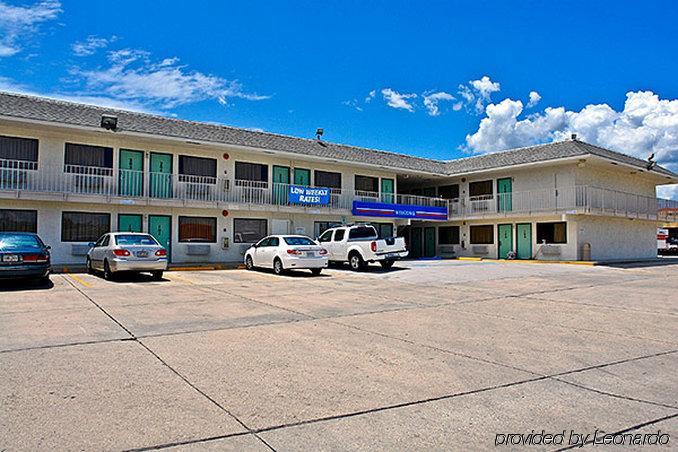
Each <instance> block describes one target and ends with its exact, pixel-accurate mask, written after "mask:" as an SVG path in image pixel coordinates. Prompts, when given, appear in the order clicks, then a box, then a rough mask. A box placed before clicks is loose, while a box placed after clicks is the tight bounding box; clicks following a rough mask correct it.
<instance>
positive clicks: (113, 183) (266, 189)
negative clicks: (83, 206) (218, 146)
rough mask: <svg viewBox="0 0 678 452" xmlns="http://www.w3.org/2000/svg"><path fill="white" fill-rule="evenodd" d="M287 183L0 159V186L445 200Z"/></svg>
mask: <svg viewBox="0 0 678 452" xmlns="http://www.w3.org/2000/svg"><path fill="white" fill-rule="evenodd" d="M290 185H292V184H282V183H268V182H266V181H251V180H230V179H225V178H220V177H209V176H193V175H186V174H171V173H160V172H145V171H136V170H125V169H115V170H114V169H112V168H107V167H97V166H83V165H64V166H63V167H49V166H44V165H42V166H41V167H40V169H38V166H37V163H35V162H23V161H14V160H9V161H2V160H0V190H12V191H21V192H36V193H37V192H41V193H52V194H65V195H69V194H73V195H79V196H98V197H105V198H113V197H118V198H123V199H127V198H131V199H135V198H143V199H157V200H170V201H171V200H177V201H184V202H185V201H190V202H193V201H195V202H202V203H238V204H252V205H275V206H290V207H292V206H296V207H314V208H329V209H341V210H351V208H352V206H353V201H354V200H361V201H370V202H384V203H394V202H397V203H400V204H419V205H443V206H444V205H445V204H446V201H444V200H442V199H437V198H426V197H423V196H411V195H396V194H393V193H376V192H365V191H358V190H356V191H350V190H342V189H341V188H330V200H329V204H327V205H317V204H303V203H292V202H290V199H289V191H290V188H289V187H290Z"/></svg>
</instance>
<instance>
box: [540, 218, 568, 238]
mask: <svg viewBox="0 0 678 452" xmlns="http://www.w3.org/2000/svg"><path fill="white" fill-rule="evenodd" d="M544 242H546V243H567V223H566V222H564V221H560V222H557V223H537V243H544Z"/></svg>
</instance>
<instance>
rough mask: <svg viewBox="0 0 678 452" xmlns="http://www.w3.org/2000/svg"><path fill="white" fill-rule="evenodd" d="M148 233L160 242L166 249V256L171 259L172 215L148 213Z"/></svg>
mask: <svg viewBox="0 0 678 452" xmlns="http://www.w3.org/2000/svg"><path fill="white" fill-rule="evenodd" d="M148 233H149V234H151V235H152V236H153V237H155V239H156V240H157V241H158V242H160V244H161V245H162V246H164V247H165V249H166V250H167V256H168V258H170V260H171V257H170V256H171V254H172V253H171V250H172V217H170V216H169V215H149V216H148Z"/></svg>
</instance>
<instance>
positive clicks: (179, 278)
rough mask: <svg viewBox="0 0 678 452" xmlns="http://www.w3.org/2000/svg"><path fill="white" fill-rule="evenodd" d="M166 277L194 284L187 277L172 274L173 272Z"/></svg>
mask: <svg viewBox="0 0 678 452" xmlns="http://www.w3.org/2000/svg"><path fill="white" fill-rule="evenodd" d="M168 278H169V279H170V280H177V281H181V282H185V283H188V284H193V285H195V283H194V282H193V281H191V280H190V279H188V278H184V277H183V276H179V275H174V274H172V275H171V276H168Z"/></svg>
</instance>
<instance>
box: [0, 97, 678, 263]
mask: <svg viewBox="0 0 678 452" xmlns="http://www.w3.org/2000/svg"><path fill="white" fill-rule="evenodd" d="M674 183H678V175H676V174H674V173H672V172H670V171H668V170H666V169H664V168H662V167H660V166H659V165H654V164H652V162H648V161H643V160H639V159H636V158H633V157H630V156H627V155H623V154H619V153H616V152H612V151H609V150H607V149H603V148H600V147H597V146H593V145H590V144H587V143H585V142H581V141H578V140H576V138H575V139H572V140H568V141H563V142H556V143H551V144H545V145H540V146H534V147H529V148H521V149H515V150H510V151H506V152H501V153H495V154H488V155H482V156H477V157H469V158H464V159H459V160H452V161H438V160H432V159H424V158H418V157H412V156H408V155H403V154H397V153H391V152H384V151H379V150H373V149H363V148H358V147H353V146H346V145H340V144H334V143H331V142H327V141H325V140H323V139H322V137H321V136H319V137H318V138H317V139H302V138H295V137H290V136H283V135H276V134H271V133H263V132H257V131H251V130H245V129H237V128H233V127H226V126H220V125H214V124H208V123H198V122H190V121H183V120H177V119H171V118H165V117H160V116H153V115H147V114H141V113H134V112H129V111H122V110H115V109H110V108H104V107H97V106H91V105H82V104H76V103H69V102H62V101H56V100H51V99H46V98H40V97H31V96H25V95H18V94H8V93H0V230H2V231H32V232H37V233H38V234H39V235H40V236H41V237H42V239H43V240H44V241H45V242H46V243H47V244H49V245H51V247H52V259H53V262H54V263H55V264H62V265H82V264H84V262H85V255H86V253H87V250H88V248H89V243H91V242H94V241H96V240H97V239H98V237H99V236H101V235H102V234H103V233H105V232H108V231H139V232H149V233H150V234H152V235H153V236H155V237H156V238H157V239H158V240H159V241H160V242H161V243H162V244H163V245H164V246H166V247H167V249H168V251H169V254H170V259H171V262H172V263H173V264H187V263H191V264H198V263H232V262H241V261H242V258H243V253H244V251H245V250H246V249H247V248H248V247H249V246H250V245H251V244H252V243H254V242H256V241H258V240H259V239H261V238H262V237H264V236H265V235H267V234H304V235H308V236H312V237H317V236H319V235H320V234H321V233H322V232H323V231H324V230H325V229H327V228H329V227H332V226H335V225H339V224H346V223H356V222H366V223H370V224H372V225H374V226H375V227H376V228H377V230H378V231H379V234H380V235H381V236H383V237H386V236H392V235H400V236H404V237H405V238H406V240H407V243H408V249H409V250H410V255H411V257H413V258H419V257H422V258H434V257H442V258H445V257H462V256H475V257H484V258H506V256H507V254H508V253H509V252H510V251H513V252H515V253H516V257H517V258H518V259H540V260H589V259H591V260H611V259H637V258H654V257H656V255H657V238H656V234H657V226H658V224H661V223H662V222H663V221H665V219H664V218H662V215H663V214H662V212H667V211H673V209H675V208H676V207H678V203H676V202H675V201H668V200H659V199H657V198H656V195H655V193H656V187H657V185H661V184H674Z"/></svg>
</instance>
